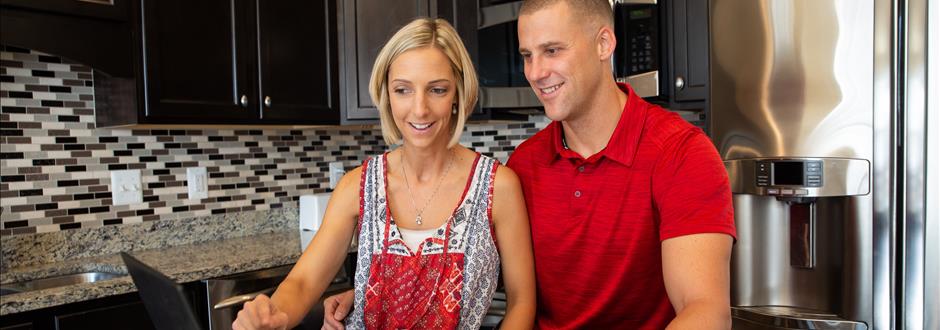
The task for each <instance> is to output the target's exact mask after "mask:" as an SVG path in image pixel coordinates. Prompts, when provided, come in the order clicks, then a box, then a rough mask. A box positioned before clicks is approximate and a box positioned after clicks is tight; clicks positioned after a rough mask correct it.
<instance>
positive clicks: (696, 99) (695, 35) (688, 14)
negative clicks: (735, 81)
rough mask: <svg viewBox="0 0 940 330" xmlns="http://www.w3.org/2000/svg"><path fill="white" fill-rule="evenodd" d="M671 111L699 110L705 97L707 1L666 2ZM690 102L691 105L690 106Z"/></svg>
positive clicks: (706, 80) (681, 0)
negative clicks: (681, 109) (682, 109)
mask: <svg viewBox="0 0 940 330" xmlns="http://www.w3.org/2000/svg"><path fill="white" fill-rule="evenodd" d="M664 4H665V5H666V10H668V11H669V15H667V17H668V19H667V22H668V23H667V24H668V27H667V30H668V45H669V47H671V48H672V49H671V50H670V51H669V59H668V60H669V62H670V64H671V65H669V68H670V71H671V72H669V75H667V76H666V79H667V80H666V88H667V89H669V91H670V96H671V97H670V101H671V102H670V108H674V109H675V108H690V107H691V108H696V107H698V108H701V107H704V103H705V101H706V99H707V97H708V51H709V50H708V15H709V13H708V1H701V0H669V1H666V2H664ZM689 102H692V103H689Z"/></svg>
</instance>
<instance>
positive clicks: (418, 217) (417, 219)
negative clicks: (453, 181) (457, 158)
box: [401, 150, 454, 226]
mask: <svg viewBox="0 0 940 330" xmlns="http://www.w3.org/2000/svg"><path fill="white" fill-rule="evenodd" d="M407 163H408V161H407V160H405V150H402V151H401V164H402V166H401V175H402V176H404V177H405V187H408V197H410V198H411V207H414V209H415V223H417V224H418V226H420V225H421V223H422V222H421V219H422V218H421V215H422V214H424V210H427V208H428V205H431V201H432V200H434V196H436V195H437V191H438V190H440V189H441V184H442V183H444V178H445V177H447V173H449V172H450V168H451V167H454V155H453V150H451V157H450V163H448V164H447V169H445V170H444V173H443V174H441V178H440V179H439V180H438V181H437V186H436V187H434V192H432V193H431V197H429V198H428V201H427V202H425V203H424V206H423V207H421V209H418V205H417V204H415V194H414V192H412V191H411V184H410V183H408V174H406V173H405V164H407Z"/></svg>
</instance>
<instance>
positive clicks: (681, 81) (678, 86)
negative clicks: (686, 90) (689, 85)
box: [676, 76, 685, 90]
mask: <svg viewBox="0 0 940 330" xmlns="http://www.w3.org/2000/svg"><path fill="white" fill-rule="evenodd" d="M683 87H685V79H682V76H679V77H676V90H681V89H682V88H683Z"/></svg>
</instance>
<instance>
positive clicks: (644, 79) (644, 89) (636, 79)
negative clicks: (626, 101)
mask: <svg viewBox="0 0 940 330" xmlns="http://www.w3.org/2000/svg"><path fill="white" fill-rule="evenodd" d="M615 80H616V81H617V82H619V83H627V84H630V87H632V88H633V92H634V93H636V95H638V96H640V97H653V96H659V71H658V70H657V71H650V72H644V73H641V74H635V75H632V76H628V77H617V78H616V79H615Z"/></svg>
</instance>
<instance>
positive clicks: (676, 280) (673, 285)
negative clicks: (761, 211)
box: [662, 234, 733, 329]
mask: <svg viewBox="0 0 940 330" xmlns="http://www.w3.org/2000/svg"><path fill="white" fill-rule="evenodd" d="M732 241H733V240H732V238H731V236H729V235H726V234H693V235H685V236H679V237H675V238H670V239H667V240H665V241H663V243H662V247H663V280H664V281H665V284H666V293H667V294H668V295H669V301H670V302H671V303H672V307H673V308H674V309H675V310H676V318H675V319H673V320H672V323H670V324H669V327H668V329H730V328H731V293H730V292H731V284H730V282H731V271H730V267H731V266H730V263H731V245H732Z"/></svg>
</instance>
